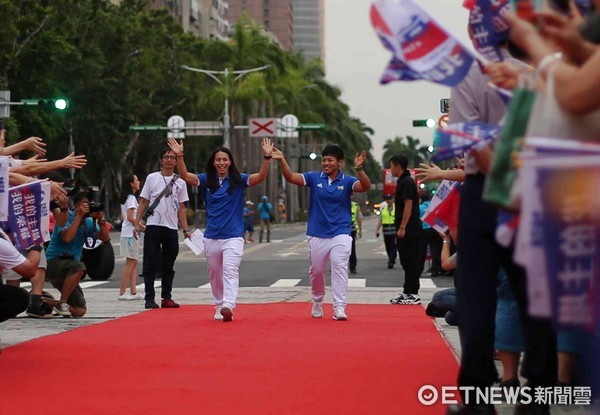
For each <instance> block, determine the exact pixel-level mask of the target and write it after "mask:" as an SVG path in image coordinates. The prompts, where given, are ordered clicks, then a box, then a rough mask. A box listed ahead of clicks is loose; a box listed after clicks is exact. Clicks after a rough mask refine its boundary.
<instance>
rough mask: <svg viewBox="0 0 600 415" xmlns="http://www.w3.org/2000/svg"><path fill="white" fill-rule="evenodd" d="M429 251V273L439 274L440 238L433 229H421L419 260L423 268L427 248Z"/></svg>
mask: <svg viewBox="0 0 600 415" xmlns="http://www.w3.org/2000/svg"><path fill="white" fill-rule="evenodd" d="M428 245H429V249H430V250H431V271H432V273H433V274H432V275H437V274H440V273H441V272H442V271H443V269H442V238H441V237H440V235H439V234H438V232H437V231H436V230H435V229H433V228H427V229H423V230H422V231H421V254H420V259H419V261H421V263H422V264H423V267H424V266H425V259H426V258H427V246H428Z"/></svg>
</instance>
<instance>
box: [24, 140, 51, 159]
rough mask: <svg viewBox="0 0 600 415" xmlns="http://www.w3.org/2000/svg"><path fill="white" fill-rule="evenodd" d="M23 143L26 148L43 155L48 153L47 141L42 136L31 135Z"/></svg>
mask: <svg viewBox="0 0 600 415" xmlns="http://www.w3.org/2000/svg"><path fill="white" fill-rule="evenodd" d="M23 145H24V150H30V151H33V152H34V153H37V154H41V155H42V156H43V155H44V154H46V149H45V147H46V143H44V141H43V140H42V139H41V138H40V137H29V138H28V139H26V140H24V141H23Z"/></svg>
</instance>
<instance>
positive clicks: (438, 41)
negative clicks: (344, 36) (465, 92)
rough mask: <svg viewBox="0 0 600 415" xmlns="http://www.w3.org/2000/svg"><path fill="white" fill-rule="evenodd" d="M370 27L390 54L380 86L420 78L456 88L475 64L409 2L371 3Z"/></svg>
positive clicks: (455, 41) (447, 35)
mask: <svg viewBox="0 0 600 415" xmlns="http://www.w3.org/2000/svg"><path fill="white" fill-rule="evenodd" d="M371 24H372V26H373V28H374V29H375V32H376V33H377V35H378V36H379V39H380V40H381V42H382V43H383V45H384V47H386V48H387V49H389V50H390V51H391V52H392V55H393V56H392V59H391V61H390V63H389V65H388V66H387V68H386V69H385V71H384V74H383V76H382V78H381V81H380V82H381V83H382V84H386V83H388V82H391V81H396V80H400V81H411V80H417V79H422V80H427V81H432V82H436V83H439V84H442V85H447V86H455V85H457V84H458V83H459V82H460V81H462V80H463V78H464V77H465V76H466V75H467V73H468V72H469V70H470V68H471V65H472V63H473V61H474V58H473V56H472V54H471V53H470V52H469V51H468V50H467V49H466V48H465V47H464V46H463V45H461V44H460V42H459V41H458V39H456V38H455V37H453V36H451V35H450V34H448V33H447V32H445V31H444V30H443V29H442V28H441V27H440V25H439V24H438V23H437V22H435V21H434V20H433V19H432V18H431V17H430V16H429V15H428V14H427V12H425V11H424V10H423V9H421V8H420V7H419V6H418V5H417V4H416V3H414V2H413V1H412V0H373V2H372V4H371Z"/></svg>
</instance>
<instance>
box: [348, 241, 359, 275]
mask: <svg viewBox="0 0 600 415" xmlns="http://www.w3.org/2000/svg"><path fill="white" fill-rule="evenodd" d="M350 235H351V236H352V250H351V251H350V260H349V265H350V271H352V272H353V271H356V264H357V262H358V260H357V259H356V231H352V232H350Z"/></svg>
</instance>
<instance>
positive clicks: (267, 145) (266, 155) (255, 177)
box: [248, 137, 273, 186]
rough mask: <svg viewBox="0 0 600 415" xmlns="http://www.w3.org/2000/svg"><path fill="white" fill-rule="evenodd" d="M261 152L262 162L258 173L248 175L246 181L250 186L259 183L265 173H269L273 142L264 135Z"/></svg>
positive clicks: (265, 175) (264, 177) (265, 176)
mask: <svg viewBox="0 0 600 415" xmlns="http://www.w3.org/2000/svg"><path fill="white" fill-rule="evenodd" d="M262 152H263V162H262V164H261V165H260V170H259V171H258V173H254V174H251V175H250V178H249V179H248V183H249V184H250V186H254V185H256V184H259V183H260V182H262V181H263V180H265V179H266V178H267V174H268V173H269V167H270V166H271V158H272V157H273V155H272V154H273V142H272V141H271V139H269V138H266V137H264V138H263V140H262Z"/></svg>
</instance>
